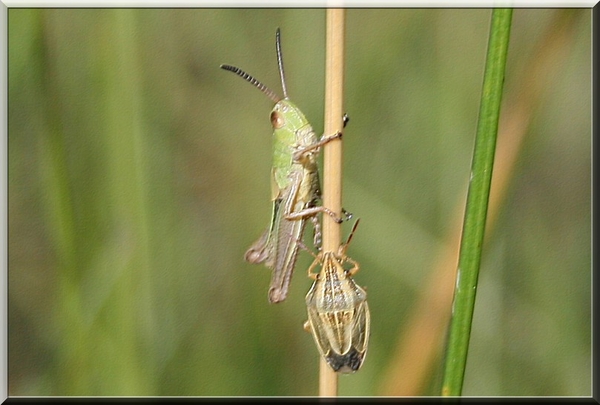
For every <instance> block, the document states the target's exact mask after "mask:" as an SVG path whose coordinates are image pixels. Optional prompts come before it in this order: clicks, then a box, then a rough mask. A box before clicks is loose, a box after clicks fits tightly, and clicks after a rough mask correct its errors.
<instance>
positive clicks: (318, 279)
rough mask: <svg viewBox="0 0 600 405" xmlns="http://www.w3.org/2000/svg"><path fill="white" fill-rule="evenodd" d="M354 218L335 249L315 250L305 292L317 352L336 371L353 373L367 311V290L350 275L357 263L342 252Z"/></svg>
mask: <svg viewBox="0 0 600 405" xmlns="http://www.w3.org/2000/svg"><path fill="white" fill-rule="evenodd" d="M358 222H359V220H357V221H356V223H355V224H354V227H353V228H352V232H350V236H348V240H347V241H346V243H343V244H341V245H340V247H339V249H338V251H337V253H336V252H319V254H318V255H317V256H315V260H314V261H313V263H312V264H311V265H310V267H309V268H308V276H309V277H310V278H312V279H314V280H315V281H314V283H313V285H312V287H311V288H310V290H309V291H308V294H306V307H307V310H308V325H307V329H309V330H310V331H311V332H312V335H313V337H314V339H315V343H316V344H317V348H318V349H319V353H321V356H323V358H325V360H326V361H327V364H329V366H330V367H331V368H332V369H333V370H334V371H337V372H340V373H353V372H355V371H356V370H358V369H359V368H360V366H361V365H362V363H363V361H364V359H365V356H366V354H367V346H368V343H369V332H370V322H371V315H370V313H369V306H368V304H367V293H366V292H365V290H363V289H362V288H360V287H359V286H358V285H357V284H356V283H355V282H354V280H353V279H352V277H351V276H352V275H354V274H355V273H356V272H357V271H358V269H359V264H358V263H357V262H356V261H354V260H353V259H351V258H349V257H348V256H346V249H347V247H348V244H349V243H350V240H351V239H352V235H354V231H355V230H356V226H357V225H358ZM346 262H348V263H350V264H351V265H352V268H351V269H349V270H346V269H344V264H345V263H346ZM317 265H322V267H321V271H320V272H319V273H313V272H312V270H313V269H314V268H315V267H316V266H317Z"/></svg>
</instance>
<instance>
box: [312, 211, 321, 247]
mask: <svg viewBox="0 0 600 405" xmlns="http://www.w3.org/2000/svg"><path fill="white" fill-rule="evenodd" d="M310 221H311V222H312V223H313V227H314V228H313V243H314V245H315V247H316V248H317V249H318V250H321V242H322V238H321V237H322V236H323V234H322V233H321V222H319V217H318V216H316V215H315V216H312V217H310Z"/></svg>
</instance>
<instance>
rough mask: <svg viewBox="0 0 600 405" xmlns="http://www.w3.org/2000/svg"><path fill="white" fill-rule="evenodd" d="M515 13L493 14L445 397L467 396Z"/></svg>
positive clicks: (445, 377) (449, 344) (469, 192)
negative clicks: (465, 389) (469, 357)
mask: <svg viewBox="0 0 600 405" xmlns="http://www.w3.org/2000/svg"><path fill="white" fill-rule="evenodd" d="M511 19H512V9H494V10H493V11H492V22H491V27H490V38H489V43H488V53H487V60H486V66H485V73H484V79H483V91H482V95H481V106H480V110H479V122H478V124H477V134H476V138H475V149H474V152H473V162H472V165H471V181H470V184H469V191H468V194H467V205H466V209H465V218H464V223H463V234H462V239H461V245H460V255H459V259H458V269H457V273H456V278H457V280H456V284H455V285H456V287H455V290H454V302H453V304H452V319H451V321H450V335H449V340H448V347H447V352H446V363H445V366H444V380H443V386H442V395H444V396H460V395H461V392H462V386H463V380H464V373H465V365H466V360H467V352H468V348H469V338H470V334H471V324H472V319H473V309H474V305H475V294H476V292H477V279H478V276H479V266H480V262H481V251H482V245H483V237H484V232H485V223H486V215H487V209H488V202H489V194H490V184H491V179H492V168H493V164H494V152H495V148H496V137H497V132H498V119H499V116H500V102H501V100H502V88H503V83H504V72H505V67H506V55H507V50H508V42H509V37H510V26H511Z"/></svg>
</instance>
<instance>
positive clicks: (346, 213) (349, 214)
mask: <svg viewBox="0 0 600 405" xmlns="http://www.w3.org/2000/svg"><path fill="white" fill-rule="evenodd" d="M342 214H344V217H345V220H346V221H348V220H350V219H352V216H353V214H352V213H351V212H350V211H346V210H345V209H344V207H342Z"/></svg>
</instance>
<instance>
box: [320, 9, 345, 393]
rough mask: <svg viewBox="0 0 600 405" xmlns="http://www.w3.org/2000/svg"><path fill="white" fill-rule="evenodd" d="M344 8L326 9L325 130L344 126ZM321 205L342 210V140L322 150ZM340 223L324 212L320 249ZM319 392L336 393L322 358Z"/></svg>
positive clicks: (329, 245) (336, 240) (333, 241)
mask: <svg viewBox="0 0 600 405" xmlns="http://www.w3.org/2000/svg"><path fill="white" fill-rule="evenodd" d="M344 18H345V15H344V9H327V17H326V20H327V33H326V57H325V58H326V60H325V134H327V135H331V134H334V133H336V132H338V131H341V130H342V128H343V122H342V114H343V111H344V110H343V93H344V86H343V85H344V33H345V20H344ZM323 156H324V157H323V205H324V206H325V207H328V208H330V209H331V210H333V211H334V212H336V213H337V214H338V215H340V214H341V211H342V142H340V140H334V141H332V142H329V143H328V144H327V145H326V146H325V147H324V151H323ZM339 244H340V225H339V224H336V223H335V221H333V219H332V218H330V217H329V216H328V215H323V250H324V251H337V248H338V246H339ZM319 395H320V396H337V374H336V373H335V372H334V371H333V370H332V369H331V368H330V367H329V366H328V365H327V362H326V361H325V359H323V358H321V363H320V377H319Z"/></svg>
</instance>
